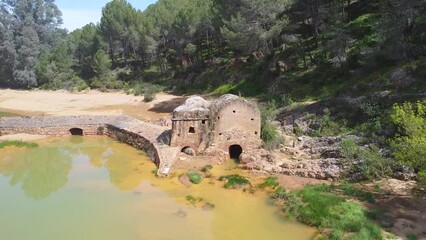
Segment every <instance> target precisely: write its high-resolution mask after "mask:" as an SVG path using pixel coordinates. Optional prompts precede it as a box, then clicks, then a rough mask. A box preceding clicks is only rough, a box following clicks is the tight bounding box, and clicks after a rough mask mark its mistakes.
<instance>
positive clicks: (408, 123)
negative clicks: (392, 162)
mask: <svg viewBox="0 0 426 240" xmlns="http://www.w3.org/2000/svg"><path fill="white" fill-rule="evenodd" d="M391 120H392V122H393V123H394V124H395V125H396V126H397V127H398V134H397V136H396V137H395V139H393V140H392V141H391V149H392V152H393V156H394V157H395V159H396V160H397V161H399V162H401V163H404V164H407V165H409V166H412V167H414V168H416V169H419V170H426V100H425V101H423V102H417V103H415V104H412V103H408V102H405V103H403V104H401V105H394V106H393V113H392V114H391Z"/></svg>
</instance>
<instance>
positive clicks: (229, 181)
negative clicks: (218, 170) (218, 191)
mask: <svg viewBox="0 0 426 240" xmlns="http://www.w3.org/2000/svg"><path fill="white" fill-rule="evenodd" d="M219 181H226V183H225V185H224V187H225V188H244V187H246V186H251V183H250V181H249V180H248V179H247V178H246V177H243V176H240V175H228V176H221V177H220V178H219Z"/></svg>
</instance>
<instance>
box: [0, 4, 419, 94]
mask: <svg viewBox="0 0 426 240" xmlns="http://www.w3.org/2000/svg"><path fill="white" fill-rule="evenodd" d="M0 18H1V21H0V28H1V31H0V52H1V54H0V61H1V65H0V86H3V87H12V88H33V87H41V88H47V89H61V88H65V89H70V90H71V89H73V88H76V89H78V90H82V89H85V88H87V87H91V88H99V89H102V90H106V89H121V88H126V87H127V88H130V86H133V87H134V86H135V85H143V86H148V85H150V84H149V83H151V84H160V85H162V86H165V87H167V88H169V89H171V90H175V91H183V92H216V93H224V92H234V93H239V94H242V95H252V96H261V95H267V96H271V93H272V94H273V95H276V96H288V98H293V99H297V100H300V99H306V98H327V97H333V96H337V95H342V94H349V95H350V94H356V93H359V92H363V93H365V92H366V91H367V92H370V91H378V90H401V88H404V87H407V86H409V87H410V89H413V88H412V86H411V84H412V83H411V82H410V81H408V82H407V81H405V82H398V81H394V82H392V81H389V79H386V78H385V77H383V76H385V75H386V74H388V73H389V71H391V70H392V67H395V66H399V67H402V71H403V72H407V71H408V72H410V74H414V75H416V76H420V78H421V77H424V71H425V70H424V69H425V65H426V60H425V55H426V48H425V45H426V35H425V33H426V31H425V30H426V3H425V1H424V0H407V1H399V0H384V1H378V0H347V1H343V0H340V1H335V0H261V1H254V0H235V1H225V0H159V1H158V2H157V3H156V4H153V5H151V6H149V7H148V9H146V10H145V11H143V12H141V11H137V10H136V9H135V8H133V7H132V6H131V5H130V4H129V3H128V2H126V1H125V0H114V1H111V2H109V3H108V4H106V6H105V7H104V8H103V10H102V19H101V20H100V23H99V24H97V25H95V24H93V23H89V24H87V25H86V26H84V27H82V28H81V29H77V30H75V31H73V32H71V33H67V31H66V30H64V29H61V28H60V27H59V26H60V24H61V22H62V20H61V12H60V10H59V9H58V8H57V6H56V5H55V3H54V0H2V1H1V5H0ZM149 88H151V90H155V87H154V89H153V87H152V86H150V87H149ZM423 89H424V88H423V85H422V84H421V83H416V87H415V91H421V90H423ZM265 93H266V94H265Z"/></svg>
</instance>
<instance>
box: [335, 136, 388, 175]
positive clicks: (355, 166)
mask: <svg viewBox="0 0 426 240" xmlns="http://www.w3.org/2000/svg"><path fill="white" fill-rule="evenodd" d="M341 151H342V154H343V156H344V157H345V158H346V159H347V160H349V161H350V163H351V164H352V171H354V172H357V173H358V172H359V173H362V174H363V175H364V176H365V177H366V178H368V179H377V178H382V177H386V176H388V175H389V174H391V173H392V169H391V167H392V162H391V161H390V160H389V159H387V158H384V157H382V156H381V155H380V154H379V153H378V149H377V148H374V147H372V148H371V149H364V148H361V147H359V146H358V145H357V144H356V143H355V142H354V141H353V140H343V142H342V145H341Z"/></svg>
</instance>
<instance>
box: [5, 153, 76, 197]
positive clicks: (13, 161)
mask: <svg viewBox="0 0 426 240" xmlns="http://www.w3.org/2000/svg"><path fill="white" fill-rule="evenodd" d="M2 152H3V150H2ZM4 152H5V153H6V154H5V155H3V154H2V155H3V157H1V158H0V174H1V175H3V176H5V177H10V181H9V183H10V184H11V185H12V186H15V185H18V184H21V185H22V189H23V190H24V192H25V194H26V195H27V196H28V197H29V198H32V199H36V200H38V199H43V198H47V197H48V196H49V195H50V194H52V193H53V192H55V191H57V190H59V189H60V188H62V187H64V186H65V185H66V183H67V181H68V173H69V172H70V170H71V168H72V161H71V154H70V152H69V151H67V150H65V149H61V148H56V147H43V148H35V149H25V150H24V151H23V150H21V149H20V150H15V151H14V152H12V151H6V150H4Z"/></svg>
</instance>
